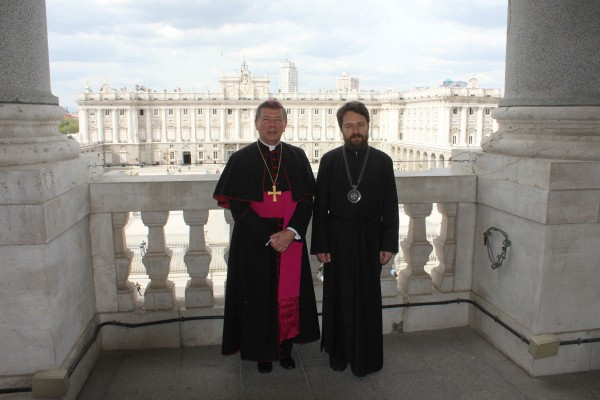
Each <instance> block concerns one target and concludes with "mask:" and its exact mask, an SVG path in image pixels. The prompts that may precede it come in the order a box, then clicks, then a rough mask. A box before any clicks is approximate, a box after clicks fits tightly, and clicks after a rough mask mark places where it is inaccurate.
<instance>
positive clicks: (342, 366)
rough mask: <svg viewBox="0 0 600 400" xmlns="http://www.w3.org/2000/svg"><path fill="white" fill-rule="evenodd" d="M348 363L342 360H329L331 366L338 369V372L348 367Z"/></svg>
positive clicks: (335, 369)
mask: <svg viewBox="0 0 600 400" xmlns="http://www.w3.org/2000/svg"><path fill="white" fill-rule="evenodd" d="M346 365H347V364H346V363H341V362H333V361H331V360H329V366H330V367H331V369H332V370H334V371H337V372H342V371H343V370H345V369H346Z"/></svg>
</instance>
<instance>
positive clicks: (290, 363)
mask: <svg viewBox="0 0 600 400" xmlns="http://www.w3.org/2000/svg"><path fill="white" fill-rule="evenodd" d="M279 364H281V366H282V367H283V368H285V369H294V368H296V362H295V361H294V359H293V358H292V357H291V356H285V357H283V358H282V359H281V360H279Z"/></svg>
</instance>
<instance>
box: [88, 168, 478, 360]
mask: <svg viewBox="0 0 600 400" xmlns="http://www.w3.org/2000/svg"><path fill="white" fill-rule="evenodd" d="M217 178H218V176H217V175H184V176H107V175H105V176H102V177H100V178H99V179H96V180H94V181H93V182H92V183H91V184H90V211H91V213H90V226H91V245H92V257H93V270H94V284H95V293H96V308H97V319H98V323H100V322H104V321H112V320H117V321H120V322H129V323H139V322H150V321H157V320H162V319H170V318H181V317H201V316H208V317H214V316H219V315H222V314H223V288H222V286H221V289H220V290H217V289H216V288H217V281H219V280H220V282H221V285H222V282H223V281H224V280H225V278H226V260H227V253H228V244H227V243H226V242H227V241H228V240H229V235H227V234H226V235H225V240H224V242H221V243H218V242H217V243H209V241H208V240H207V238H206V237H205V232H206V231H207V230H209V229H210V228H209V225H210V224H208V220H209V212H210V211H211V210H220V209H219V208H218V207H217V205H216V202H215V201H214V200H213V199H212V193H213V191H214V187H215V184H216V181H217ZM396 184H397V189H398V204H399V206H403V208H404V211H405V214H406V216H404V215H402V216H401V220H404V219H406V218H407V219H408V230H407V232H406V233H405V234H403V235H402V236H405V238H404V239H401V243H400V245H401V248H402V254H401V255H398V257H396V260H398V259H401V258H403V259H404V260H405V263H406V265H405V266H404V265H395V264H394V263H390V264H388V265H387V266H385V267H384V268H383V270H382V274H381V283H382V296H383V301H384V304H385V305H390V304H402V303H407V302H420V301H435V300H448V299H456V298H458V297H461V298H469V296H470V295H469V292H470V282H471V273H472V266H473V243H474V229H475V191H476V189H475V188H476V177H475V176H474V175H470V174H460V173H456V172H452V171H450V170H438V171H429V172H414V173H406V174H403V175H401V176H397V178H396ZM434 205H437V210H438V211H439V213H440V214H441V217H442V220H441V229H440V231H439V233H438V232H435V233H436V235H435V238H434V240H430V238H431V237H432V232H427V226H428V224H426V218H427V217H428V216H429V215H430V214H431V212H432V209H433V207H434ZM172 212H177V213H181V212H182V214H183V221H184V223H185V225H186V226H187V228H188V232H189V234H188V235H187V236H188V238H189V242H188V244H187V251H186V252H185V253H184V254H183V264H184V267H183V269H184V270H185V271H187V276H186V275H183V276H182V274H181V271H178V272H179V274H177V278H176V279H179V280H181V279H183V281H184V285H183V286H184V287H185V290H184V291H183V289H182V290H181V291H177V290H176V288H175V284H174V283H173V281H172V279H173V277H172V275H170V268H171V264H172V262H173V260H172V255H173V251H172V250H171V249H170V248H169V243H170V240H169V237H168V236H167V234H166V233H165V225H166V223H167V221H168V219H169V214H170V213H172ZM130 213H135V214H136V215H138V213H139V215H140V216H141V221H142V223H143V225H144V226H145V227H146V228H147V230H148V235H147V239H146V241H147V247H146V246H145V243H144V248H143V249H136V251H133V250H131V249H132V248H136V247H137V246H138V245H137V243H127V235H126V232H125V231H126V226H127V223H128V220H129V216H130ZM211 218H212V217H211ZM222 224H227V225H229V227H227V228H224V229H222V231H224V232H227V231H229V232H230V231H231V227H232V226H233V218H232V217H231V214H230V213H229V212H228V211H225V213H224V218H222ZM209 233H210V232H209ZM180 236H181V235H180ZM308 236H309V238H310V230H309V235H308ZM179 241H181V240H179ZM434 249H435V255H436V256H437V257H436V259H437V260H438V263H437V265H435V266H433V269H431V272H430V273H429V272H427V271H426V268H425V267H426V265H427V264H428V263H429V262H430V260H431V259H432V257H431V256H432V253H433V251H434ZM182 251H184V250H181V249H179V253H181V252H182ZM134 254H135V257H141V260H142V264H143V269H144V270H145V273H146V275H147V281H148V282H147V285H146V286H145V287H144V288H142V289H143V292H142V290H140V286H141V285H139V284H138V283H137V282H135V283H134V282H132V281H131V280H130V278H131V276H130V274H131V271H132V261H133V259H134ZM179 258H181V254H179ZM137 264H138V266H137V267H136V268H140V266H139V261H138V262H137ZM178 265H179V264H178ZM319 267H320V265H319V263H318V261H317V260H316V257H314V256H311V270H312V272H313V275H314V279H313V281H314V284H315V293H316V297H317V301H318V302H319V303H320V301H321V300H322V282H321V279H320V277H319V276H318V269H319ZM178 269H182V268H181V267H179V268H178ZM319 307H320V304H319ZM417 308H423V307H416V308H414V309H413V308H411V309H408V308H404V307H403V308H392V309H386V310H385V311H384V325H385V327H384V332H387V333H389V332H391V331H392V330H393V329H397V327H398V326H402V327H403V329H404V330H421V329H428V328H429V329H432V328H442V327H450V326H462V325H466V324H467V321H468V311H467V310H468V309H467V308H466V306H465V305H452V306H450V307H448V308H447V309H446V310H437V311H436V310H433V309H432V308H429V310H428V312H426V313H424V312H423V311H420V310H417ZM449 310H451V311H449ZM221 324H222V322H221V321H220V320H219V319H212V320H204V321H190V322H186V323H182V322H180V323H173V324H164V325H157V326H153V327H145V328H142V329H135V330H132V331H131V333H128V334H126V335H125V334H122V332H121V333H119V332H118V330H122V329H126V328H119V327H111V328H109V329H105V332H103V335H102V340H103V348H104V349H116V348H147V347H178V346H193V345H199V344H214V343H219V342H220V334H221ZM134 331H135V332H134Z"/></svg>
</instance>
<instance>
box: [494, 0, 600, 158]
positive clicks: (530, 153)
mask: <svg viewBox="0 0 600 400" xmlns="http://www.w3.org/2000/svg"><path fill="white" fill-rule="evenodd" d="M599 47H600V2H598V1H596V0H582V1H577V2H573V1H568V0H553V1H551V2H545V1H526V0H513V1H511V2H510V7H509V13H508V35H507V45H506V90H505V96H504V98H503V99H502V101H501V102H500V107H499V108H498V109H497V110H495V111H494V113H493V114H492V115H493V117H494V118H496V119H497V120H498V131H497V132H495V133H493V134H492V135H491V136H490V137H489V138H487V139H486V140H484V142H483V143H482V147H483V149H484V151H485V152H488V153H498V154H506V155H515V156H525V157H536V158H537V157H541V158H554V159H557V158H558V159H570V160H600V131H598V125H599V124H600V79H598V71H599V70H600V52H598V48H599Z"/></svg>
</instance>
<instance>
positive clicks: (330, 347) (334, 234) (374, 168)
mask: <svg viewBox="0 0 600 400" xmlns="http://www.w3.org/2000/svg"><path fill="white" fill-rule="evenodd" d="M344 149H345V148H344V147H339V148H337V149H334V150H332V151H330V152H328V153H326V154H325V155H324V156H323V158H322V159H321V163H320V165H319V173H318V175H317V194H316V197H315V203H314V212H313V233H312V247H311V253H312V254H316V253H331V257H332V259H331V263H329V264H327V265H325V267H324V271H323V272H324V278H323V332H322V341H321V347H322V348H324V349H325V351H326V352H327V353H329V356H330V360H332V363H335V364H337V365H338V366H341V365H346V363H349V364H350V366H351V369H352V372H353V373H354V374H355V375H358V376H364V375H366V374H367V373H370V372H375V371H378V370H380V369H381V368H382V366H383V338H382V313H381V305H382V302H381V281H380V275H381V264H380V263H379V252H380V251H389V252H392V253H397V252H398V224H399V220H398V197H397V194H396V182H395V178H394V171H393V165H392V160H391V158H390V157H389V156H388V155H386V154H385V153H383V152H382V151H379V150H377V149H375V148H372V147H371V148H370V150H369V156H368V161H367V165H366V169H365V172H364V176H363V178H362V181H361V182H360V185H359V186H358V188H357V189H358V190H359V191H360V193H361V194H362V198H361V200H360V201H359V202H358V203H356V204H352V203H350V201H348V199H347V197H346V196H347V193H348V191H349V190H350V189H351V186H350V183H349V182H348V177H347V173H346V168H345V164H344V157H343V153H342V151H344ZM365 153H366V150H365V149H362V150H361V151H359V152H354V151H347V152H346V154H347V156H348V164H349V166H350V172H351V175H352V182H353V184H356V182H357V180H358V176H359V174H360V170H361V167H362V163H363V160H364V159H365Z"/></svg>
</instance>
